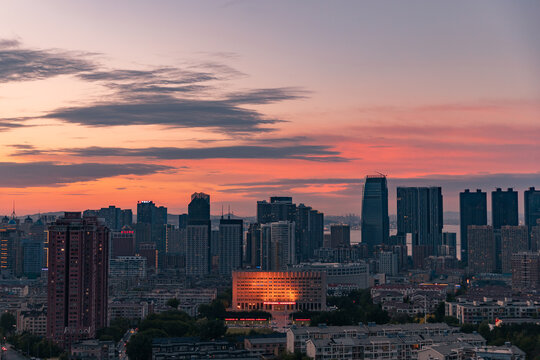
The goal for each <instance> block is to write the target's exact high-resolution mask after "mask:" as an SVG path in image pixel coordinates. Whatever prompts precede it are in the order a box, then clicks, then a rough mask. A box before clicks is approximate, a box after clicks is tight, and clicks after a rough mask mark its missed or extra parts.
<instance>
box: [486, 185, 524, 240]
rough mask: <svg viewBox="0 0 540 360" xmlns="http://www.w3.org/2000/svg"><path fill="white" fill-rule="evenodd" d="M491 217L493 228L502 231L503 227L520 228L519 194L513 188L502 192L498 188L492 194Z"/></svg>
mask: <svg viewBox="0 0 540 360" xmlns="http://www.w3.org/2000/svg"><path fill="white" fill-rule="evenodd" d="M491 216H492V219H493V228H494V229H495V230H498V229H500V228H501V227H502V226H506V225H508V226H518V225H519V219H518V193H517V191H514V190H513V189H512V188H508V190H507V191H502V190H501V188H497V190H496V191H492V192H491Z"/></svg>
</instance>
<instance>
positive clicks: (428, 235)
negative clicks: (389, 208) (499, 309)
mask: <svg viewBox="0 0 540 360" xmlns="http://www.w3.org/2000/svg"><path fill="white" fill-rule="evenodd" d="M397 227H398V235H401V236H405V235H406V234H407V233H410V234H412V240H413V249H414V246H417V245H421V246H425V247H426V248H427V251H428V255H437V251H438V250H439V245H441V244H442V229H443V198H442V192H441V188H440V187H398V188H397Z"/></svg>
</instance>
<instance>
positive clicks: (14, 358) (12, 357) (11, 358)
mask: <svg viewBox="0 0 540 360" xmlns="http://www.w3.org/2000/svg"><path fill="white" fill-rule="evenodd" d="M3 347H5V348H6V350H4V349H3V348H2V360H28V358H27V357H26V356H24V355H22V354H20V353H18V352H17V351H16V350H14V349H12V348H11V345H9V344H5V345H3Z"/></svg>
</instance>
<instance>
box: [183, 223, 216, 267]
mask: <svg viewBox="0 0 540 360" xmlns="http://www.w3.org/2000/svg"><path fill="white" fill-rule="evenodd" d="M210 236H211V230H210V221H205V220H192V221H190V222H189V224H188V226H187V229H186V251H185V252H186V275H188V276H204V275H207V274H208V273H210V270H211V267H212V262H211V255H210Z"/></svg>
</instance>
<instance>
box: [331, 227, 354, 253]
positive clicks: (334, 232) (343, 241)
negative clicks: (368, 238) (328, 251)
mask: <svg viewBox="0 0 540 360" xmlns="http://www.w3.org/2000/svg"><path fill="white" fill-rule="evenodd" d="M330 247H331V248H332V249H337V248H349V247H351V227H350V226H349V225H347V224H332V225H330Z"/></svg>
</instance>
